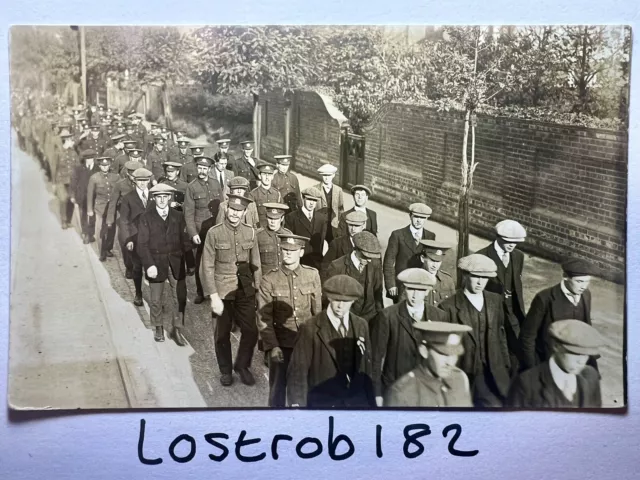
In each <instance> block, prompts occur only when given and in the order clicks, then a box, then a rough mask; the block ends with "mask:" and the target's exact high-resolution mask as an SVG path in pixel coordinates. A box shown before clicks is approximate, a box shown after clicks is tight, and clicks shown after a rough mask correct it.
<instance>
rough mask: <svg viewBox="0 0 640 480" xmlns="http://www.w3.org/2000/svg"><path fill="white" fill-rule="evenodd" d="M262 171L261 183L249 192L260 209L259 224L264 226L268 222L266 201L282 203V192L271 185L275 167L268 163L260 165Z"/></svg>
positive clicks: (249, 196) (259, 168) (259, 169)
mask: <svg viewBox="0 0 640 480" xmlns="http://www.w3.org/2000/svg"><path fill="white" fill-rule="evenodd" d="M258 171H259V172H260V174H259V175H260V184H259V185H258V186H257V187H256V188H254V189H253V190H251V191H250V192H249V195H247V197H248V198H250V199H251V200H253V201H254V203H255V204H256V208H257V209H258V225H259V226H260V227H264V226H265V225H266V222H267V209H266V208H265V207H264V204H265V203H280V201H281V200H282V197H281V195H280V192H279V191H278V190H277V189H276V188H274V187H273V185H271V182H272V181H273V174H274V173H275V168H273V166H271V165H269V164H268V163H261V164H259V165H258Z"/></svg>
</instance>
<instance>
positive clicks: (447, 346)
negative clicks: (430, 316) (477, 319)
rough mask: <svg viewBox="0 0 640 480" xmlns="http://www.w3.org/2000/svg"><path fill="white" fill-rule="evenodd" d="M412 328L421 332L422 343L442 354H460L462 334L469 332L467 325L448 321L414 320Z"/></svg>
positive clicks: (462, 351)
mask: <svg viewBox="0 0 640 480" xmlns="http://www.w3.org/2000/svg"><path fill="white" fill-rule="evenodd" d="M413 328H415V329H416V330H420V331H421V332H422V343H423V344H425V345H426V346H427V347H428V348H432V349H434V350H435V351H436V352H438V353H440V354H442V355H462V354H463V353H464V347H463V346H462V335H464V334H465V333H466V332H470V331H471V330H472V328H471V327H470V326H469V325H460V324H459V323H448V322H431V321H429V322H415V323H414V324H413Z"/></svg>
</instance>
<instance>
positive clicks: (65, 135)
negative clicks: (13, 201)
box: [60, 131, 73, 138]
mask: <svg viewBox="0 0 640 480" xmlns="http://www.w3.org/2000/svg"><path fill="white" fill-rule="evenodd" d="M70 137H73V134H72V133H71V132H65V131H62V132H60V138H70Z"/></svg>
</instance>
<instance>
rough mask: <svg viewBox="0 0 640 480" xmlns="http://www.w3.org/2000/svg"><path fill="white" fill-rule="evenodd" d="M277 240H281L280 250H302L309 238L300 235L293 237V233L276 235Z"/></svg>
mask: <svg viewBox="0 0 640 480" xmlns="http://www.w3.org/2000/svg"><path fill="white" fill-rule="evenodd" d="M278 238H280V240H281V242H280V248H282V249H283V250H300V249H301V248H304V247H305V246H306V244H307V242H308V241H309V240H310V238H309V237H302V236H300V235H294V234H293V233H280V234H278Z"/></svg>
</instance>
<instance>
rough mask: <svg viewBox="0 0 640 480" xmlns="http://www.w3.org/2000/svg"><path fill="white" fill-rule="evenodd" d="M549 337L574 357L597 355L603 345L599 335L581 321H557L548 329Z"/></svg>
mask: <svg viewBox="0 0 640 480" xmlns="http://www.w3.org/2000/svg"><path fill="white" fill-rule="evenodd" d="M549 336H550V337H551V338H553V339H555V341H556V342H558V343H559V344H561V345H562V346H563V347H564V349H565V350H566V351H568V352H569V353H574V354H576V355H598V354H599V349H600V348H601V347H602V346H603V345H604V339H603V338H602V336H601V335H600V333H599V332H598V331H597V330H596V329H595V328H593V327H592V326H591V325H589V324H588V323H586V322H583V321H582V320H573V319H571V320H557V321H555V322H553V323H552V324H551V326H550V327H549Z"/></svg>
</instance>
